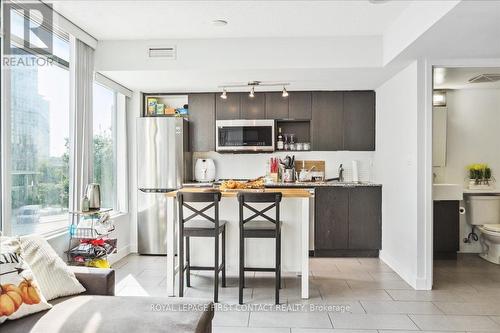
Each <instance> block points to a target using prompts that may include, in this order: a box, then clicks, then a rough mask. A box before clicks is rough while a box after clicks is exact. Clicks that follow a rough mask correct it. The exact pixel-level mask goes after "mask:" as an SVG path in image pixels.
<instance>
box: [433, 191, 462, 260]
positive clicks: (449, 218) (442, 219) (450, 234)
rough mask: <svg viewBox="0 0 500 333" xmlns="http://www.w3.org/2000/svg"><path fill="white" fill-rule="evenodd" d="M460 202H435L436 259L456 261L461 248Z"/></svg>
mask: <svg viewBox="0 0 500 333" xmlns="http://www.w3.org/2000/svg"><path fill="white" fill-rule="evenodd" d="M459 208H460V203H459V201H434V228H433V229H434V237H433V239H434V258H435V259H456V257H457V251H458V250H459V248H460V231H459V227H460V215H459V212H458V210H459Z"/></svg>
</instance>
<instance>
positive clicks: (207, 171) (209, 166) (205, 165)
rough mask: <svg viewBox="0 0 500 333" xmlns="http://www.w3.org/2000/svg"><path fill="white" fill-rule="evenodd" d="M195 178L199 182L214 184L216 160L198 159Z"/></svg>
mask: <svg viewBox="0 0 500 333" xmlns="http://www.w3.org/2000/svg"><path fill="white" fill-rule="evenodd" d="M194 178H195V180H196V181H197V182H213V181H214V180H215V164H214V160H213V159H211V158H198V159H197V160H196V164H195V166H194Z"/></svg>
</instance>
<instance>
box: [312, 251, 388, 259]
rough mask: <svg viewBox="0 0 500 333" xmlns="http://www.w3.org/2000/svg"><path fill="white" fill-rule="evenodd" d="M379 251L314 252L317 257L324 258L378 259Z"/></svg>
mask: <svg viewBox="0 0 500 333" xmlns="http://www.w3.org/2000/svg"><path fill="white" fill-rule="evenodd" d="M378 255H379V250H314V256H315V257H324V258H343V257H344V258H355V257H359V258H376V257H378Z"/></svg>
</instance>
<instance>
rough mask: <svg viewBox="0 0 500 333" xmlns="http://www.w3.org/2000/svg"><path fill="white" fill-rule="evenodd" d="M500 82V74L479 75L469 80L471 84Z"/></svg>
mask: <svg viewBox="0 0 500 333" xmlns="http://www.w3.org/2000/svg"><path fill="white" fill-rule="evenodd" d="M497 81H500V74H479V75H477V76H474V77H473V78H471V79H469V83H485V82H486V83H488V82H497Z"/></svg>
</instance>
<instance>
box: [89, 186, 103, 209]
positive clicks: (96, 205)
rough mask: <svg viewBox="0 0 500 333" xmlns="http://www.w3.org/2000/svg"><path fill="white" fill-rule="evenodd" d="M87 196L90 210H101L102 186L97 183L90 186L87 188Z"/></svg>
mask: <svg viewBox="0 0 500 333" xmlns="http://www.w3.org/2000/svg"><path fill="white" fill-rule="evenodd" d="M85 194H86V196H87V198H88V199H89V208H90V209H100V208H101V186H100V185H99V184H97V183H91V184H88V185H87V187H86V188H85Z"/></svg>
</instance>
